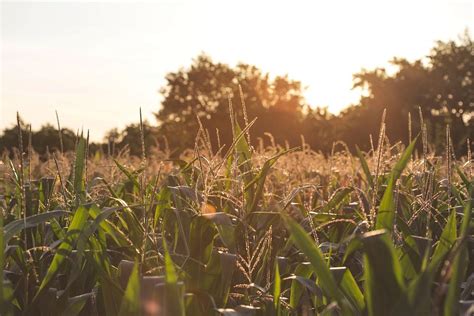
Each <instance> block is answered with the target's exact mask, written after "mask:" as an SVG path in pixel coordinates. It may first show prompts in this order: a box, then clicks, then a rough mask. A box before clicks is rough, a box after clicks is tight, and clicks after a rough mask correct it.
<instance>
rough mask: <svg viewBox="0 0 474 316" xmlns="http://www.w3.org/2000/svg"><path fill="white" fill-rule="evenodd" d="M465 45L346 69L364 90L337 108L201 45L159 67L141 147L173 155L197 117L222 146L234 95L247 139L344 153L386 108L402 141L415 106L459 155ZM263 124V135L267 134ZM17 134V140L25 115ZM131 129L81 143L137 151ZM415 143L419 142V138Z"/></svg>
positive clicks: (439, 142) (468, 116) (35, 134)
mask: <svg viewBox="0 0 474 316" xmlns="http://www.w3.org/2000/svg"><path fill="white" fill-rule="evenodd" d="M473 51H474V47H473V42H472V40H471V38H470V36H469V35H468V34H465V35H464V36H463V37H462V38H461V39H460V40H459V41H448V42H438V43H437V44H436V45H435V46H434V47H433V49H432V50H431V52H430V53H429V54H428V56H426V57H425V58H422V59H419V60H415V61H412V62H410V61H407V60H405V59H401V58H395V59H394V60H393V61H392V65H391V68H392V69H389V70H386V69H383V68H378V69H374V70H362V71H361V72H360V73H358V74H355V75H354V88H355V89H361V91H363V92H364V93H363V96H362V97H361V99H360V101H359V104H354V105H349V104H348V107H347V108H346V109H345V110H344V111H343V112H342V113H340V114H339V115H332V114H330V113H329V112H328V110H327V108H325V107H321V105H318V104H308V103H307V101H306V100H305V99H304V97H303V91H304V88H303V87H304V86H303V85H302V83H300V82H298V81H294V80H291V79H289V78H288V77H287V76H277V77H275V78H271V77H270V76H269V75H268V74H266V73H263V72H262V71H261V70H259V69H258V68H257V67H255V66H251V65H246V64H239V65H237V66H235V67H230V66H229V65H226V64H222V63H218V62H214V61H212V59H211V58H210V57H208V56H206V55H201V56H198V57H197V58H196V59H195V60H194V62H193V64H192V65H191V66H190V67H189V68H186V69H180V70H178V71H176V72H172V73H170V74H168V75H167V76H166V85H165V86H164V87H163V88H162V89H161V94H162V96H163V101H162V103H161V106H160V108H159V110H158V112H157V113H156V118H157V125H156V126H154V125H153V124H145V132H146V133H145V135H146V138H145V143H146V145H147V146H146V148H147V150H149V151H150V152H151V151H153V148H155V149H156V148H161V149H163V150H165V149H166V148H171V150H172V155H173V156H174V157H177V156H178V155H179V154H180V153H181V152H182V151H183V150H185V149H187V148H192V147H193V146H194V140H195V136H196V133H197V132H198V130H199V128H200V124H201V125H202V126H203V127H204V129H206V130H207V131H208V133H209V140H210V142H211V145H212V147H213V149H214V150H217V149H218V148H219V147H220V145H227V148H228V146H229V145H230V144H231V143H232V131H231V130H230V129H229V128H227V124H228V117H229V115H230V113H229V106H228V103H229V99H230V100H231V101H232V102H233V104H240V103H241V102H242V101H243V102H244V103H245V107H244V108H242V107H239V108H238V109H237V108H236V111H237V113H236V114H239V115H244V114H246V116H247V120H248V121H251V120H253V119H254V118H255V117H258V122H257V124H255V126H253V128H252V138H251V139H250V142H251V143H252V144H253V145H257V144H259V143H260V142H263V143H264V144H266V145H270V144H271V143H272V141H273V142H275V143H276V144H284V143H285V142H288V143H289V144H290V146H297V145H298V144H300V142H301V136H303V137H304V138H305V142H306V143H307V144H309V145H310V146H311V148H313V149H314V150H316V151H322V152H323V153H325V154H328V153H330V152H331V151H332V145H333V143H334V142H336V141H340V140H342V141H344V142H345V143H346V144H347V145H348V147H349V149H350V150H351V152H352V153H355V146H356V145H358V146H359V147H360V148H361V149H363V150H366V151H367V150H369V149H370V141H369V136H370V135H372V136H374V137H376V135H377V133H378V128H379V126H378V124H379V119H380V117H381V115H382V112H383V111H384V109H386V110H387V125H386V133H387V135H388V136H389V137H390V139H392V140H394V141H402V142H404V143H405V144H406V145H407V144H408V139H409V138H410V135H409V129H408V128H407V126H408V125H409V121H410V117H417V116H418V112H419V111H421V112H422V114H423V117H424V119H425V123H426V133H427V134H428V135H429V137H430V141H431V143H432V144H434V145H435V146H434V150H435V151H436V153H437V154H440V153H442V152H443V148H444V143H445V141H444V138H445V137H444V134H445V132H444V131H445V126H446V125H448V124H449V125H450V127H451V133H452V135H453V140H454V143H453V148H454V150H455V153H456V154H457V155H461V154H464V155H465V154H466V146H465V144H466V139H467V138H468V137H470V138H471V140H472V139H473V137H472V135H474V123H473V122H474V77H473V76H474V55H473V54H472V52H473ZM334 67H337V64H336V65H334ZM314 71H317V69H314ZM314 88H315V89H323V88H324V87H314ZM244 110H246V111H244ZM244 112H245V113H244ZM196 117H198V118H199V120H200V122H199V121H198V120H197V119H196ZM418 122H419V121H418V120H415V119H413V122H412V124H413V128H414V129H418V130H419V129H420V128H421V125H420V124H418ZM62 131H63V138H64V144H63V146H62V148H63V149H64V150H72V149H73V147H74V134H75V132H74V131H71V130H68V129H62ZM267 133H269V134H271V135H272V138H271V139H270V138H269V137H268V134H267ZM16 135H17V130H16V127H15V126H13V127H11V128H7V129H5V130H4V131H3V135H2V136H0V152H3V151H4V150H6V149H10V148H12V147H17V145H18V138H17V136H16ZM23 135H24V146H26V143H27V139H28V135H29V131H28V130H27V128H26V125H25V130H24V132H23ZM55 135H57V132H55V131H54V127H53V126H50V125H47V126H44V127H42V128H41V129H40V130H36V131H35V130H33V131H32V138H33V140H34V141H33V146H34V148H35V150H36V151H37V152H39V153H41V154H45V153H46V152H48V150H49V151H51V152H53V151H54V149H59V145H60V144H59V143H58V142H57V136H56V137H55ZM139 135H140V128H139V124H131V125H129V126H127V127H125V128H123V129H122V127H121V129H120V130H118V129H114V130H111V131H110V132H109V133H108V134H107V135H106V139H105V143H104V144H94V145H92V144H91V146H90V150H91V152H94V151H97V150H99V151H102V152H105V153H110V152H112V153H114V152H115V153H116V152H118V151H119V150H121V149H123V148H125V147H129V150H130V153H131V154H132V155H137V156H139V155H140V153H141V145H140V136H139ZM469 135H471V136H469ZM418 146H419V147H418V148H417V149H419V150H421V144H418Z"/></svg>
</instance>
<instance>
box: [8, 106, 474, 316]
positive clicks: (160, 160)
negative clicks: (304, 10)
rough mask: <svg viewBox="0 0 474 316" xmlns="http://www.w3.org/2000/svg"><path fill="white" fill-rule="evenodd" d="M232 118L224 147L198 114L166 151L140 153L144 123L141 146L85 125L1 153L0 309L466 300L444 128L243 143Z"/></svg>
mask: <svg viewBox="0 0 474 316" xmlns="http://www.w3.org/2000/svg"><path fill="white" fill-rule="evenodd" d="M228 108H230V109H233V107H232V106H230V107H228ZM231 112H234V111H231ZM235 112H239V111H235ZM236 117H237V116H232V119H229V118H227V121H228V122H229V123H228V126H225V128H226V130H231V131H232V143H231V144H230V145H229V146H227V147H224V148H222V147H221V148H220V149H219V150H216V149H213V147H212V146H213V145H212V142H211V140H210V139H209V134H208V133H206V131H205V130H204V129H203V128H202V127H201V128H199V129H198V132H197V138H195V141H194V146H193V147H191V148H193V149H192V150H188V151H185V152H184V153H183V154H181V156H180V158H179V159H174V158H173V159H172V157H171V156H170V155H171V152H170V151H155V152H154V153H152V154H149V155H147V154H146V153H147V151H146V142H145V133H144V130H145V126H144V125H143V124H141V125H140V124H139V125H138V126H139V130H140V131H141V133H140V137H139V138H140V139H141V141H139V142H138V144H139V146H140V152H141V153H142V154H141V156H140V157H136V156H130V155H129V154H128V153H127V152H120V153H118V154H116V155H113V156H110V155H107V154H103V153H101V152H100V151H98V152H96V153H95V154H94V155H92V154H90V148H89V146H88V142H87V138H84V137H82V136H79V137H77V139H75V141H74V143H75V152H66V151H65V153H61V151H60V150H59V151H56V152H55V153H54V154H51V155H50V157H49V159H48V160H46V161H41V160H39V158H38V155H37V154H35V153H34V151H33V145H32V143H29V144H28V143H27V145H26V146H25V147H24V148H23V145H22V142H19V145H18V147H19V150H16V151H14V152H13V154H12V155H6V154H5V155H3V157H2V160H1V162H0V163H1V165H0V168H1V170H0V171H1V175H2V176H1V179H0V181H1V182H0V211H1V217H0V229H1V230H2V233H1V234H0V237H1V238H0V273H1V279H2V280H3V282H1V283H0V285H1V287H0V294H1V296H0V298H1V302H0V303H1V306H0V310H1V312H2V315H9V314H19V315H31V314H39V315H138V314H144V315H184V314H187V315H213V314H216V315H218V314H224V315H296V314H298V315H312V314H320V315H457V314H459V313H464V312H466V313H469V312H468V311H467V310H468V309H469V310H470V312H471V313H472V312H473V304H472V302H473V300H474V297H473V293H474V264H473V262H474V244H473V237H474V225H473V220H472V215H473V214H472V213H473V205H472V202H473V193H472V188H473V185H474V181H473V177H472V171H473V165H472V164H473V161H472V157H471V153H470V150H469V149H468V154H467V157H466V156H464V157H462V158H458V159H454V153H453V150H452V148H453V146H452V142H451V135H450V129H449V128H447V129H446V134H445V140H446V144H445V152H444V154H443V155H435V154H434V151H433V145H432V142H431V139H430V137H429V135H428V134H427V133H426V132H425V131H426V128H423V129H422V132H421V133H420V135H419V136H418V137H415V135H413V136H412V137H410V138H411V139H410V141H411V142H410V145H408V146H405V145H403V144H402V143H400V142H396V143H395V144H391V143H389V140H388V138H387V137H386V135H385V130H386V125H385V120H384V119H382V124H381V128H380V134H379V137H378V141H377V139H376V140H375V145H376V147H374V148H371V149H370V150H368V151H367V152H362V151H360V150H357V151H356V155H355V156H353V155H351V154H350V153H349V150H348V149H347V146H345V145H344V143H339V144H338V145H337V146H340V147H341V150H334V151H333V153H332V154H329V155H327V156H324V155H322V154H320V153H317V152H315V151H313V150H311V149H310V147H309V146H308V144H306V143H304V142H303V143H300V146H299V147H298V148H290V147H281V146H278V145H274V146H264V144H261V145H260V146H255V147H252V146H250V145H249V141H248V140H249V139H251V138H252V131H253V130H252V128H253V126H252V125H253V124H254V123H255V122H254V121H250V122H248V124H247V123H245V119H243V118H242V117H240V116H239V117H240V119H239V121H238V120H237V119H236ZM239 123H240V124H239ZM240 126H242V127H243V128H242V129H241V128H240ZM18 131H22V128H18ZM412 132H413V134H415V133H417V132H418V131H417V129H415V128H413V130H412ZM17 139H22V135H21V134H20V135H17ZM61 143H62V142H61ZM416 143H420V144H421V148H422V149H421V150H417V149H416V146H415V145H416ZM62 146H64V144H63V145H60V146H59V147H62ZM467 148H469V143H468V147H467Z"/></svg>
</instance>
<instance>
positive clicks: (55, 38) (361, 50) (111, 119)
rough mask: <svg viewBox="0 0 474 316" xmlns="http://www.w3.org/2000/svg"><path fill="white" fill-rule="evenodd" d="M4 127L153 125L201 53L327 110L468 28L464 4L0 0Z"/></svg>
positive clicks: (468, 4)
mask: <svg viewBox="0 0 474 316" xmlns="http://www.w3.org/2000/svg"><path fill="white" fill-rule="evenodd" d="M0 8H1V35H2V38H1V48H2V52H1V54H2V56H1V65H0V69H1V85H0V86H1V113H0V129H2V128H4V127H6V126H10V125H11V124H13V122H14V121H15V113H16V111H19V112H20V114H21V115H22V117H24V119H25V120H26V121H27V122H30V123H32V125H33V129H37V128H39V127H40V126H41V125H42V124H43V123H45V122H55V114H54V110H55V109H57V110H58V112H59V115H60V117H61V121H62V125H63V126H65V127H70V128H73V129H78V128H81V127H83V128H84V129H90V131H91V136H92V138H93V139H95V140H100V139H101V138H102V137H103V134H104V132H105V131H107V130H109V129H110V128H113V127H123V124H126V123H130V122H136V121H138V109H139V107H142V109H143V112H144V115H145V117H147V118H148V119H149V120H150V121H151V122H153V123H154V118H153V115H152V112H156V111H157V110H158V109H159V104H160V95H159V93H158V90H159V88H160V87H162V86H163V84H164V76H165V75H166V73H168V72H170V71H175V70H177V69H179V68H180V67H183V66H184V67H186V66H188V65H190V63H191V61H192V59H193V58H194V57H196V56H197V55H198V54H199V53H200V52H206V53H207V54H209V55H211V56H212V58H213V59H214V60H216V61H222V62H226V63H229V64H231V65H235V64H236V63H237V62H239V61H242V62H246V63H250V64H255V65H256V66H258V67H260V68H261V69H262V70H263V71H266V72H270V74H272V75H278V74H286V73H287V74H288V75H289V76H290V78H292V79H297V80H301V81H302V82H303V84H304V85H306V86H307V87H308V88H307V90H306V92H305V95H306V97H307V99H308V101H309V102H310V104H312V105H328V106H329V108H330V110H332V111H333V112H337V111H339V110H340V109H341V108H342V107H344V106H346V105H348V104H350V103H351V102H355V101H356V100H357V99H358V92H356V91H352V92H351V90H350V89H351V86H352V74H353V73H355V72H358V71H360V69H361V68H363V67H365V68H373V67H376V66H384V65H386V62H387V61H388V60H390V59H391V58H392V57H393V56H403V57H407V58H409V59H414V58H419V57H422V56H425V55H426V54H427V53H428V52H429V49H430V48H431V47H432V46H433V44H434V42H435V41H436V40H438V39H440V40H448V39H455V38H457V36H458V35H459V34H461V33H463V32H464V30H465V29H466V28H469V29H470V30H471V31H472V29H473V23H474V15H473V9H474V8H473V4H472V1H470V0H442V1H436V0H431V1H419V0H411V1H400V0H396V1H382V0H378V1H368V0H358V1H295V0H292V1H275V0H273V1H261V0H260V1H257V0H254V1H243V0H240V1H226V0H220V1H197V0H187V1H186V0H181V1H154V2H141V3H138V4H137V3H135V2H134V3H132V2H120V3H116V2H105V1H101V2H69V1H67V2H66V1H60V2H51V3H44V2H33V3H27V2H1V5H0Z"/></svg>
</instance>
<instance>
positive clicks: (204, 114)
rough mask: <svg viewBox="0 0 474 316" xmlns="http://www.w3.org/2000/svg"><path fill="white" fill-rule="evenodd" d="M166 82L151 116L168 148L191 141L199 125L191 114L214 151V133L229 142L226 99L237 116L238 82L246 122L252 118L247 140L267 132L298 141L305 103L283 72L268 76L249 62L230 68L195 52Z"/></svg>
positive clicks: (240, 109)
mask: <svg viewBox="0 0 474 316" xmlns="http://www.w3.org/2000/svg"><path fill="white" fill-rule="evenodd" d="M166 80H167V84H166V86H165V87H164V88H163V89H162V90H161V93H162V94H163V96H164V101H163V103H162V107H161V109H160V110H159V112H158V113H157V114H156V117H157V119H158V121H159V123H160V131H161V132H162V133H163V134H164V135H166V137H167V138H168V141H169V143H170V147H171V148H176V147H179V148H181V149H183V148H188V147H192V146H193V145H194V140H195V137H196V134H197V131H198V129H199V123H198V120H197V119H196V117H199V119H200V121H201V122H202V125H203V127H204V128H205V129H207V130H208V131H209V135H210V139H211V142H212V145H213V147H214V149H216V148H217V145H218V137H217V131H218V133H219V140H220V141H221V144H230V143H231V140H232V130H231V128H230V126H231V124H230V116H229V98H230V100H231V101H232V103H233V109H234V112H235V113H236V114H237V115H238V117H240V118H242V117H243V106H242V100H241V96H240V91H239V84H240V86H241V88H242V89H241V91H242V98H243V102H244V104H245V108H246V109H247V114H248V120H249V121H250V120H252V119H253V118H255V117H257V118H258V119H257V123H256V124H255V126H254V127H253V128H252V130H251V135H252V139H256V138H257V137H262V136H263V135H264V133H266V132H269V133H271V134H273V136H274V137H275V139H276V140H277V141H278V142H283V141H285V140H288V141H289V142H290V143H296V142H299V137H300V134H301V132H302V128H301V124H300V123H301V120H302V119H303V113H302V108H303V106H304V105H305V101H304V98H303V96H302V88H301V84H300V83H299V82H297V81H293V80H290V79H288V78H287V77H286V76H284V77H276V78H274V79H273V80H272V79H270V78H269V75H268V74H264V73H262V72H261V71H260V70H259V69H258V68H256V67H255V66H251V65H246V64H238V65H237V66H236V67H233V68H232V67H230V66H229V65H226V64H222V63H215V62H213V61H212V60H211V59H210V57H208V56H206V55H200V56H198V57H197V58H196V59H195V60H194V62H193V64H192V65H191V67H190V68H189V69H181V70H179V71H177V72H173V73H169V74H168V75H167V76H166Z"/></svg>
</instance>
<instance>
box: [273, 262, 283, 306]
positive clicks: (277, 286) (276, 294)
mask: <svg viewBox="0 0 474 316" xmlns="http://www.w3.org/2000/svg"><path fill="white" fill-rule="evenodd" d="M280 294H281V277H280V268H279V267H278V260H276V259H275V275H274V280H273V306H274V308H275V311H276V314H277V315H281V307H280Z"/></svg>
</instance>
